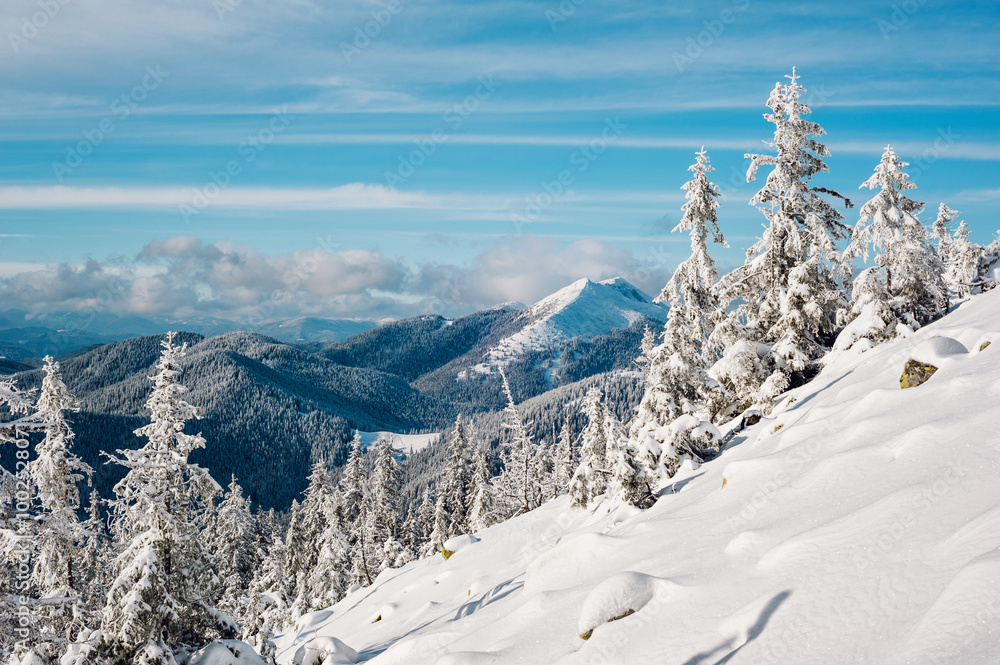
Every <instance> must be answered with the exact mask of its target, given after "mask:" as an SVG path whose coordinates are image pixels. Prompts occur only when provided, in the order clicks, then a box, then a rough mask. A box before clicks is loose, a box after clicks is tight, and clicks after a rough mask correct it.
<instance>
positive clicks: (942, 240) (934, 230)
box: [931, 203, 958, 268]
mask: <svg viewBox="0 0 1000 665" xmlns="http://www.w3.org/2000/svg"><path fill="white" fill-rule="evenodd" d="M956 219H958V213H957V212H955V211H954V210H952V209H951V208H949V207H948V206H947V205H945V204H944V203H941V204H939V205H938V213H937V217H935V218H934V221H933V222H932V223H931V238H932V239H934V240H936V241H937V253H938V258H940V259H941V263H943V264H944V266H945V268H947V267H948V266H950V265H951V264H952V262H953V260H954V256H953V252H952V246H951V241H952V237H951V234H952V231H951V226H952V224H953V223H954V221H955V220H956Z"/></svg>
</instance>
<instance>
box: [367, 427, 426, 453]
mask: <svg viewBox="0 0 1000 665" xmlns="http://www.w3.org/2000/svg"><path fill="white" fill-rule="evenodd" d="M440 436H441V435H440V434H435V433H431V434H396V433H395V432H361V445H363V446H364V447H365V448H371V447H372V446H374V445H375V442H376V441H378V440H379V438H380V437H385V438H387V439H389V440H390V441H391V442H392V447H393V448H394V449H396V450H399V451H402V452H404V453H411V452H412V453H415V452H418V451H420V450H423V449H424V448H426V447H427V446H429V445H431V444H432V443H434V442H435V441H437V440H438V438H439V437H440Z"/></svg>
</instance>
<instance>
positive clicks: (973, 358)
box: [279, 289, 1000, 665]
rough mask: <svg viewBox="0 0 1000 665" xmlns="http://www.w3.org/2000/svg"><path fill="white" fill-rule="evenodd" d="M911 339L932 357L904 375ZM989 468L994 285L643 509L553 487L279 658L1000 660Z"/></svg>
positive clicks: (894, 664)
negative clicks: (548, 496) (581, 499)
mask: <svg viewBox="0 0 1000 665" xmlns="http://www.w3.org/2000/svg"><path fill="white" fill-rule="evenodd" d="M935 337H938V338H952V339H953V340H956V342H952V341H949V340H947V339H933V338H935ZM986 341H991V342H992V344H991V345H990V346H988V347H986V348H984V349H982V350H980V347H981V346H982V345H983V343H984V342H986ZM957 344H961V347H959V346H957ZM966 350H967V352H966ZM911 357H917V358H918V359H920V360H923V361H924V362H932V363H934V364H936V365H937V366H938V367H939V368H940V369H939V370H938V371H937V373H936V374H934V375H933V376H932V377H931V378H930V379H929V380H928V381H927V382H926V383H925V384H923V385H920V386H917V387H914V388H910V389H907V390H902V389H900V386H899V379H900V374H901V371H902V368H903V365H904V364H905V362H906V361H907V360H908V359H909V358H911ZM998 469H1000V289H997V290H995V291H992V292H989V293H986V294H984V295H981V296H976V297H975V298H973V299H972V300H971V301H968V302H965V303H963V304H962V305H961V307H959V308H958V310H957V311H955V312H954V313H952V314H950V315H949V316H947V317H946V318H944V319H943V320H941V321H939V322H937V323H936V324H933V325H931V326H928V327H927V328H925V329H923V330H920V331H918V332H917V333H916V334H915V335H914V336H913V337H911V338H910V339H907V340H901V341H897V342H893V343H888V344H885V345H882V346H879V347H876V348H874V349H871V350H869V351H866V352H863V353H861V352H853V351H848V352H843V353H840V354H838V355H837V356H835V357H833V358H831V360H830V362H829V363H828V365H827V367H826V368H825V369H824V370H823V372H822V373H821V374H820V375H819V377H818V378H817V379H816V380H814V381H813V382H812V383H810V384H809V385H807V386H804V387H802V388H800V389H798V390H796V391H793V392H792V393H791V394H790V395H788V397H787V398H786V399H785V400H784V401H783V402H782V403H781V404H780V405H779V406H778V407H777V408H776V409H775V411H774V413H773V414H772V415H771V416H769V417H767V418H765V419H764V420H763V421H762V422H760V423H759V424H757V425H755V426H753V427H751V428H748V429H747V430H745V431H744V432H742V433H740V434H739V435H738V436H736V437H735V438H733V439H732V441H731V442H730V443H729V445H728V446H727V448H726V449H725V451H724V453H723V455H722V456H721V457H720V458H719V459H718V460H716V461H713V462H710V463H708V464H705V465H703V466H702V467H701V468H698V469H694V468H690V467H686V468H683V469H682V470H681V472H680V473H679V474H678V476H677V477H676V478H675V479H674V482H673V484H672V486H670V487H667V488H666V489H665V490H664V494H663V496H662V498H661V499H660V500H659V502H658V503H657V504H656V505H655V506H654V507H653V508H651V509H650V510H647V511H639V510H637V509H634V508H631V507H623V506H617V505H611V504H607V503H606V504H603V505H600V506H598V507H596V508H595V509H592V510H588V511H583V510H574V509H570V508H569V506H568V502H567V499H566V497H562V498H560V499H557V500H555V501H552V502H550V503H548V504H546V505H545V506H543V507H542V508H540V509H538V510H536V511H533V512H531V513H529V514H527V515H523V516H521V517H518V518H516V519H513V520H510V521H508V522H506V523H503V524H500V525H497V526H495V527H492V528H490V529H487V530H485V531H483V532H481V533H479V534H478V537H479V539H480V540H479V541H478V542H472V543H469V544H467V545H466V546H465V547H464V548H463V549H461V550H460V551H458V552H457V553H456V554H454V555H453V556H452V557H451V558H450V559H448V560H447V561H446V560H444V558H443V557H440V556H437V557H433V558H431V559H424V560H421V561H417V562H413V563H411V564H409V565H407V566H406V567H404V568H402V569H399V570H390V571H386V572H385V573H383V574H382V575H381V576H380V577H379V578H378V580H377V582H376V583H375V585H373V586H372V587H370V588H365V589H361V590H358V591H356V592H354V593H353V594H351V595H350V596H348V597H347V598H345V599H344V600H343V601H341V602H340V603H339V604H337V605H336V606H334V607H333V608H331V609H330V610H327V611H324V612H318V613H314V614H312V615H307V616H305V617H303V618H302V619H301V620H300V621H299V623H298V625H297V626H295V627H294V628H293V629H290V630H289V631H288V632H287V633H286V634H285V635H284V636H282V637H281V639H280V641H279V662H280V663H282V664H283V665H284V664H288V663H290V662H291V660H292V657H293V655H294V653H295V651H296V650H297V649H298V648H299V647H301V646H302V645H304V644H307V643H308V642H309V640H311V639H314V638H315V637H316V636H332V637H337V638H339V639H341V640H343V641H344V642H345V643H347V644H348V645H349V646H351V647H353V648H354V649H356V650H357V651H358V653H359V654H360V658H361V659H362V660H367V661H371V662H373V663H377V664H379V665H387V664H391V663H406V664H407V665H410V664H415V663H437V664H440V665H458V664H468V665H479V664H485V663H512V664H513V663H546V664H549V663H561V664H563V665H570V664H574V663H627V664H629V665H636V664H639V663H656V664H664V663H666V664H672V663H676V664H678V665H681V664H683V665H715V664H722V663H731V664H733V665H736V664H739V663H746V664H753V665H764V664H767V663H795V664H799V663H802V664H809V665H821V664H826V663H830V664H833V663H873V664H878V665H903V664H910V663H928V664H938V663H940V664H945V663H947V664H948V665H995V664H996V663H997V662H998V654H1000V482H998ZM626 608H627V609H626ZM627 610H635V611H634V613H632V614H631V615H629V616H625V617H624V618H620V619H618V620H616V621H612V622H607V621H608V619H612V618H615V617H619V616H621V615H622V614H625V613H626V612H627ZM378 617H380V620H378V621H375V619H376V618H378ZM590 628H593V633H592V635H590V637H589V639H587V640H583V639H581V637H580V634H581V633H585V632H586V631H587V630H589V629H590Z"/></svg>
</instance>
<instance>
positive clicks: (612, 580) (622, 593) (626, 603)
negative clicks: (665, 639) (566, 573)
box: [577, 571, 677, 640]
mask: <svg viewBox="0 0 1000 665" xmlns="http://www.w3.org/2000/svg"><path fill="white" fill-rule="evenodd" d="M676 589H677V586H676V585H675V584H674V583H672V582H670V581H668V580H664V579H661V578H658V577H653V576H651V575H644V574H643V573H636V572H632V571H626V572H623V573H618V574H617V575H613V576H612V577H609V578H608V579H606V580H604V581H603V582H601V583H600V584H598V585H597V586H596V587H594V590H593V591H591V592H590V594H588V595H587V598H586V600H584V601H583V606H582V607H581V608H580V621H579V623H578V624H577V631H578V632H579V634H580V637H581V638H583V639H585V640H587V639H590V636H591V635H592V634H593V632H594V629H595V628H597V627H598V626H600V625H601V624H605V623H608V622H609V621H617V620H618V619H624V618H625V617H627V616H631V615H632V614H635V613H636V612H638V611H639V610H641V609H642V608H644V607H646V606H647V605H648V604H649V603H650V602H651V601H653V599H654V598H656V599H658V600H666V599H668V598H669V597H671V596H673V595H674V592H675V591H676Z"/></svg>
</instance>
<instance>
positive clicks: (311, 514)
mask: <svg viewBox="0 0 1000 665" xmlns="http://www.w3.org/2000/svg"><path fill="white" fill-rule="evenodd" d="M337 508H338V500H337V496H336V488H335V487H334V484H333V480H332V479H331V478H330V473H329V472H328V471H327V470H326V465H325V464H324V462H323V461H322V460H317V461H316V462H314V463H313V466H312V471H311V473H310V474H309V484H308V485H307V487H306V491H305V497H304V498H303V500H302V505H301V508H300V511H301V517H300V518H299V520H298V523H297V524H296V530H295V537H296V540H297V543H296V545H295V548H294V550H292V549H290V550H289V551H288V553H287V556H288V557H289V560H290V562H291V563H290V566H289V568H291V569H294V570H295V601H294V603H293V605H292V615H293V616H299V615H301V614H304V613H306V612H311V611H312V610H314V609H320V607H318V606H316V604H315V603H316V602H317V599H318V598H329V597H331V596H333V597H335V596H336V595H337V593H338V592H339V590H340V589H342V587H343V583H342V580H340V579H339V578H336V577H320V576H317V575H316V574H315V573H316V568H317V566H318V565H319V561H320V555H321V552H322V550H323V543H324V537H325V538H326V540H327V541H328V544H329V542H336V541H337V537H336V536H337V535H338V534H339V532H340V525H339V522H338V519H337ZM328 532H331V533H328ZM335 549H336V550H337V551H338V554H340V553H342V548H337V547H335ZM327 567H329V564H328V566H327ZM329 604H331V603H327V605H323V606H322V607H326V606H328V605H329Z"/></svg>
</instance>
